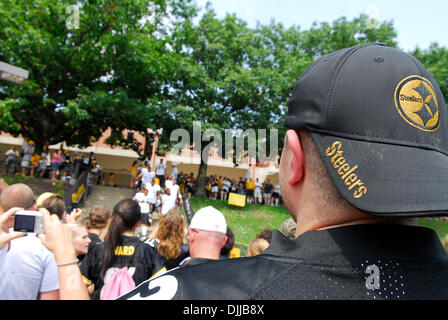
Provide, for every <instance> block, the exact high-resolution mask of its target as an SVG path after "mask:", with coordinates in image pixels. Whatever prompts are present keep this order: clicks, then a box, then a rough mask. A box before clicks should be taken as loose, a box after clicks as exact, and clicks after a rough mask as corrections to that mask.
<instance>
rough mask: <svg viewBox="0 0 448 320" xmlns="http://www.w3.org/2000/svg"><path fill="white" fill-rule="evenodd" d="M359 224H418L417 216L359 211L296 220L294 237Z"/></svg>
mask: <svg viewBox="0 0 448 320" xmlns="http://www.w3.org/2000/svg"><path fill="white" fill-rule="evenodd" d="M360 224H401V225H412V226H416V225H418V218H403V219H399V218H384V217H375V216H373V215H367V214H365V213H361V215H359V214H356V215H354V216H353V217H352V218H350V217H347V218H345V219H337V218H329V219H327V220H321V221H318V220H308V221H307V220H304V219H302V220H300V218H299V220H298V223H297V228H296V237H298V236H300V235H302V234H304V233H305V232H308V231H317V230H327V229H334V228H339V227H345V226H351V225H360Z"/></svg>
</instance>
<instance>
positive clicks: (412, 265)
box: [0, 43, 448, 314]
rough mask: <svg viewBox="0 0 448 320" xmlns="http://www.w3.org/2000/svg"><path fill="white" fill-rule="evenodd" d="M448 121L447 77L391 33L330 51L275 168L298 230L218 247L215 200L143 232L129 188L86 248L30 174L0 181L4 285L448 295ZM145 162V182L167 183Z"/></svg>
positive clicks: (293, 113)
mask: <svg viewBox="0 0 448 320" xmlns="http://www.w3.org/2000/svg"><path fill="white" fill-rule="evenodd" d="M447 126H448V114H447V108H446V104H445V101H444V97H443V94H442V92H441V91H440V87H439V86H438V84H437V81H436V80H435V78H434V77H433V75H432V74H431V73H430V72H429V71H428V70H427V69H426V68H425V66H424V65H423V64H422V63H421V62H419V61H418V60H417V59H416V58H415V57H413V56H411V55H409V54H407V53H405V52H403V51H401V50H399V49H396V48H392V47H389V46H386V45H385V44H382V43H375V44H365V45H357V46H354V47H350V48H344V49H340V50H338V51H335V52H332V53H330V54H327V55H325V56H322V57H320V58H319V59H318V60H317V61H315V62H314V63H313V64H312V65H311V66H310V67H309V69H307V70H306V71H305V72H304V73H303V75H302V76H301V78H300V79H299V81H298V82H297V83H296V84H295V86H294V90H293V93H292V96H291V99H290V101H289V103H288V112H287V115H286V119H285V127H286V128H287V131H286V134H285V137H284V138H285V139H284V147H283V151H282V155H281V159H280V165H279V181H280V184H281V192H282V198H283V201H284V203H285V206H286V208H287V209H288V212H289V213H290V215H291V218H292V220H293V221H294V222H295V225H294V224H293V223H291V221H288V222H287V223H285V225H284V226H282V230H289V231H290V232H291V235H288V236H283V235H282V234H281V233H280V232H278V231H276V230H271V231H270V232H269V231H268V232H265V231H263V232H261V234H260V236H257V238H263V239H264V240H265V241H266V242H269V247H268V248H266V242H264V241H261V240H260V241H259V240H255V239H254V241H253V242H251V245H250V250H249V252H250V255H255V256H252V257H247V258H243V259H219V257H220V255H221V250H222V249H223V248H226V250H228V248H229V247H230V245H229V243H231V240H229V239H231V236H228V235H231V231H229V229H228V226H227V223H226V221H225V217H224V216H223V215H222V213H221V212H219V211H218V210H216V209H215V208H213V207H206V208H202V209H200V210H198V211H197V212H196V213H195V215H194V216H193V218H192V220H191V223H190V225H189V226H188V227H185V225H183V223H184V222H182V220H181V219H175V218H178V215H179V212H178V211H177V210H176V208H174V209H171V210H170V211H168V212H167V213H166V214H165V215H163V216H162V217H161V221H160V230H157V232H156V233H155V234H154V236H152V235H150V236H149V239H147V240H144V241H142V240H140V239H138V238H137V237H135V231H136V228H137V226H138V225H139V223H141V217H142V215H141V206H140V205H139V203H138V202H137V201H135V200H133V199H125V200H122V201H120V202H119V203H117V204H116V205H115V206H114V208H113V210H112V215H111V217H110V222H109V226H108V228H107V233H106V237H105V238H104V240H103V241H100V242H98V244H96V245H95V246H94V247H93V248H88V250H87V254H86V255H85V256H84V257H82V258H81V257H80V255H79V254H84V253H85V247H86V246H91V245H92V242H93V241H90V243H89V244H88V245H87V242H88V240H87V239H85V230H83V231H82V232H78V231H74V229H73V228H72V227H71V226H69V224H71V223H72V222H73V220H75V221H76V219H75V217H76V215H77V214H79V212H78V213H77V212H75V213H72V214H70V215H69V216H64V215H62V216H61V212H63V211H62V210H60V206H59V205H58V201H59V200H58V198H57V196H54V195H53V196H51V195H50V196H49V197H46V198H45V199H44V200H42V202H41V201H40V199H39V201H37V202H35V201H34V197H33V192H32V190H31V189H29V187H27V186H26V185H23V184H15V185H11V186H6V187H5V186H4V183H2V182H1V181H0V185H3V186H2V188H3V190H2V192H1V193H0V206H1V210H2V213H1V214H0V275H1V276H0V297H20V298H28V299H36V298H41V299H55V298H58V297H59V298H60V299H83V300H84V299H89V298H90V297H93V298H99V299H101V298H104V299H105V298H108V299H110V298H116V297H118V299H119V300H131V299H147V300H151V299H152V300H158V299H173V300H176V299H177V300H282V301H285V300H336V299H337V300H372V301H373V300H380V299H381V300H383V299H384V300H392V299H393V300H401V299H406V300H417V299H418V300H446V299H448V291H447V290H446V285H445V284H446V283H447V282H448V255H447V252H446V250H445V249H444V247H443V245H442V243H441V241H440V239H439V237H438V235H437V233H436V231H435V230H431V229H429V228H424V227H421V226H419V225H418V221H419V218H421V217H438V216H447V215H448V201H447V199H448V189H447V188H446V185H447V183H448V176H447V175H446V172H447V171H448V139H447V134H448V127H447ZM162 167H163V166H159V168H160V171H159V172H162V171H161V170H162ZM145 169H146V170H145ZM141 171H142V172H141V173H139V174H138V175H137V174H136V177H135V180H136V181H141V182H142V186H146V185H147V184H148V183H150V184H151V185H152V183H154V180H155V178H157V179H159V180H160V182H159V183H160V186H163V185H166V182H165V184H164V181H161V180H163V177H162V176H161V175H160V174H158V173H157V171H156V172H154V173H155V175H154V176H153V177H152V179H151V180H150V181H148V180H146V179H147V178H148V174H150V175H152V171H151V170H150V168H143V169H142V170H141ZM146 171H147V172H146ZM176 178H178V177H176ZM144 179H145V182H143V180H144ZM146 181H148V182H146ZM172 181H174V179H172ZM247 189H248V188H247V187H246V194H247ZM216 190H217V188H216V186H213V185H212V186H211V188H210V192H212V193H216V192H217V191H216ZM249 190H252V188H249ZM218 191H219V187H218ZM249 194H251V192H249ZM254 196H255V188H254ZM17 207H19V208H27V209H29V210H33V209H34V210H35V209H39V212H41V213H42V218H43V221H44V226H45V232H44V233H43V234H42V233H40V234H39V235H38V236H37V237H36V236H30V235H28V236H24V235H23V233H18V232H8V227H10V226H11V223H12V220H11V219H12V218H13V216H14V215H16V214H17V213H18V210H20V209H17ZM50 213H53V214H51V215H50ZM72 215H73V217H72ZM173 215H175V216H173ZM64 220H67V221H69V222H70V223H69V224H67V223H66V222H64ZM163 226H164V227H163ZM169 227H173V228H172V233H170V231H168V229H169ZM185 229H187V232H185ZM294 229H295V230H294ZM167 232H168V234H170V235H171V236H168V235H167ZM175 234H177V235H175ZM185 234H188V251H189V253H188V257H186V256H187V254H186V247H185V246H183V244H186V243H183V242H182V241H180V238H181V237H180V236H183V237H184V236H185ZM74 239H77V241H79V242H80V243H79V246H77V249H75V245H74ZM83 239H84V240H86V241H85V242H82V240H83ZM170 239H171V240H170ZM9 241H10V244H8V242H9ZM83 248H84V249H83ZM264 248H265V249H264ZM263 250H264V251H263ZM260 251H263V252H262V253H261V254H260V253H259V252H260ZM184 256H185V257H186V258H184V259H182V258H183V257H184ZM30 257H31V258H30ZM33 257H38V258H36V259H33ZM81 259H82V260H81ZM180 260H182V261H180ZM179 261H180V262H179ZM168 268H171V269H169V271H166V269H168ZM128 271H129V272H128ZM130 277H131V278H132V279H130ZM147 278H150V279H148V280H144V279H147ZM86 283H87V284H88V285H90V286H92V287H90V291H88V290H86V286H85V285H86ZM136 285H137V287H135V286H136ZM89 292H90V293H89ZM274 312H276V313H277V314H278V310H275V311H274ZM274 312H273V313H272V314H274Z"/></svg>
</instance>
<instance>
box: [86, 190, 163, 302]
mask: <svg viewBox="0 0 448 320" xmlns="http://www.w3.org/2000/svg"><path fill="white" fill-rule="evenodd" d="M140 219H141V212H140V205H139V204H138V202H136V201H135V200H132V199H125V200H122V201H120V202H118V203H117V204H116V205H115V207H114V209H113V212H112V217H111V219H110V223H109V230H108V233H107V234H106V237H105V239H104V242H103V243H100V244H98V245H96V246H94V247H93V248H92V250H89V252H88V254H87V256H86V257H85V258H84V259H83V261H82V263H81V266H80V268H81V273H82V275H83V278H84V282H85V283H86V284H87V285H91V284H94V285H95V289H94V291H93V294H92V299H99V298H100V296H101V290H102V289H103V286H104V285H105V283H107V281H108V279H109V278H110V276H111V275H112V274H113V272H114V271H115V270H117V269H121V268H124V267H127V268H128V271H129V273H130V275H131V276H132V279H133V280H134V282H135V285H136V286H138V285H139V284H140V283H141V282H143V281H145V280H147V279H149V278H150V277H151V276H153V275H154V274H155V273H157V272H158V271H160V270H161V269H162V268H163V261H162V260H161V258H160V256H159V255H158V254H157V251H156V250H155V248H153V247H151V246H150V245H148V244H146V243H144V242H142V241H141V240H140V239H139V238H137V237H136V236H135V230H136V228H137V227H138V225H139V223H140Z"/></svg>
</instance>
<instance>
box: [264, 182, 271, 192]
mask: <svg viewBox="0 0 448 320" xmlns="http://www.w3.org/2000/svg"><path fill="white" fill-rule="evenodd" d="M272 188H273V187H272V184H270V183H267V184H265V186H264V190H263V192H264V193H271V192H272Z"/></svg>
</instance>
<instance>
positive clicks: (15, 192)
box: [0, 183, 59, 300]
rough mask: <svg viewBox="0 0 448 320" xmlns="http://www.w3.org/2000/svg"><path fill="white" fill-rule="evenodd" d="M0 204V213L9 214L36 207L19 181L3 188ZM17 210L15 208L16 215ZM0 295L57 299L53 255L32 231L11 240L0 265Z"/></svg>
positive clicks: (0, 297) (57, 288)
mask: <svg viewBox="0 0 448 320" xmlns="http://www.w3.org/2000/svg"><path fill="white" fill-rule="evenodd" d="M0 206H1V208H0V217H3V216H4V215H8V214H10V212H9V210H10V209H12V208H23V209H25V210H30V211H34V212H35V211H36V206H35V201H34V194H33V191H32V190H31V188H30V187H29V186H27V185H25V184H21V183H17V184H13V185H10V186H8V187H6V188H5V189H3V191H2V193H1V194H0ZM18 214H19V212H15V217H16V218H17V217H18ZM9 227H12V225H9ZM33 231H34V230H33ZM3 232H4V231H3ZM0 299H2V300H36V299H38V300H57V299H59V280H58V266H57V264H56V261H55V258H54V255H53V254H52V253H51V252H50V251H49V250H48V249H47V248H45V247H44V246H43V245H42V243H41V241H40V240H39V239H38V238H37V237H36V234H35V233H33V232H30V233H28V234H27V236H26V237H20V238H16V239H14V240H12V241H11V244H10V246H9V251H8V252H7V254H6V255H5V257H4V259H3V263H2V264H1V266H0Z"/></svg>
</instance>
